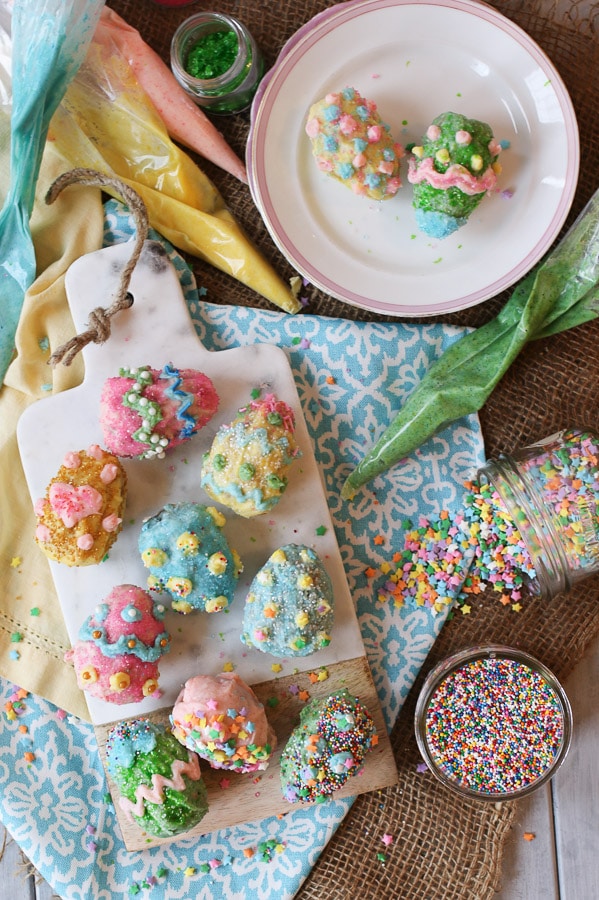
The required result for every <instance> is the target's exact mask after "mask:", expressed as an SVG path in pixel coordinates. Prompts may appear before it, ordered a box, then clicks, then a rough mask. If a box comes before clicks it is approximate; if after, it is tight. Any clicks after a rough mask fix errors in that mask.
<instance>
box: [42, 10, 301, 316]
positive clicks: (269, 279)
mask: <svg viewBox="0 0 599 900" xmlns="http://www.w3.org/2000/svg"><path fill="white" fill-rule="evenodd" d="M48 140H51V141H53V142H54V147H55V149H56V150H57V151H58V152H59V154H60V155H61V156H62V158H63V159H64V160H65V170H67V169H79V168H83V169H94V170H95V171H97V172H100V173H102V174H103V175H105V176H107V177H108V178H116V179H119V180H121V181H123V182H125V184H127V185H128V186H129V187H131V188H132V189H133V190H134V191H135V192H136V193H137V194H139V196H140V197H141V198H142V200H143V202H144V204H145V207H146V209H147V211H148V218H149V221H150V225H151V226H152V227H153V228H154V229H155V230H156V231H157V232H158V233H159V234H161V235H162V236H163V237H165V238H166V239H167V240H168V241H170V242H171V243H172V244H174V245H175V247H177V248H178V249H179V250H183V251H185V252H187V253H189V254H191V255H192V256H195V257H197V258H199V259H202V260H204V261H205V262H208V263H210V264H211V265H213V266H216V268H218V269H220V270H221V271H223V272H226V273H227V274H229V275H231V276H233V278H236V279H237V280H238V281H241V282H242V283H244V284H246V285H247V286H248V287H250V288H252V289H253V290H255V291H256V292H257V293H259V294H261V295H262V296H263V297H265V298H266V299H267V300H270V301H271V302H272V303H274V304H275V305H276V306H278V307H280V308H281V309H283V310H285V312H289V313H295V312H298V311H299V310H300V309H301V304H300V302H299V300H297V298H296V296H295V295H294V293H293V291H292V290H291V288H290V287H289V286H288V285H286V284H285V283H284V282H283V281H282V280H281V279H280V278H279V276H278V275H277V274H276V272H275V271H274V269H273V268H272V267H271V266H270V265H269V264H268V263H267V261H266V260H265V259H264V257H263V256H262V255H261V254H260V253H259V251H258V250H257V248H256V247H254V245H253V244H252V243H251V241H250V240H249V238H248V237H247V236H246V235H245V233H244V232H243V230H242V229H241V227H240V226H239V224H238V223H237V222H236V220H235V218H234V217H233V214H232V213H231V212H230V210H229V209H228V208H227V206H226V204H225V201H224V199H223V197H222V195H221V194H220V193H219V191H218V190H217V188H216V187H215V185H214V184H213V183H212V182H211V181H210V179H209V178H208V177H207V176H206V175H205V174H204V173H203V172H202V170H201V169H200V168H199V167H198V166H197V165H196V164H195V163H194V162H193V160H192V159H191V157H190V156H189V155H188V154H187V153H185V152H184V151H183V150H182V149H180V148H179V147H178V146H177V145H176V144H174V143H173V141H172V140H171V138H170V137H169V134H168V131H167V128H166V125H165V123H164V121H163V120H162V118H161V117H160V115H159V113H158V111H157V110H156V107H155V106H154V104H153V103H152V102H151V100H150V98H149V97H148V95H147V93H146V91H145V90H144V89H143V87H142V86H141V84H140V83H139V81H138V80H137V79H136V77H135V73H134V71H133V69H132V67H131V66H130V64H129V61H128V59H127V58H126V56H125V55H123V53H122V52H121V50H120V49H119V47H118V45H117V44H116V43H115V41H114V40H112V38H111V34H110V31H109V30H108V29H105V28H103V27H101V28H100V29H99V30H98V36H97V37H96V36H94V39H93V41H92V42H91V44H90V47H89V50H88V53H87V56H86V58H85V60H84V62H83V63H82V65H81V67H80V68H79V71H78V72H77V75H76V77H75V78H73V80H72V81H71V83H70V85H69V88H68V90H67V92H66V94H65V96H64V99H63V101H62V103H61V104H60V106H59V107H58V109H57V110H56V112H55V114H54V117H53V118H52V121H51V123H50V129H49V131H48ZM106 190H107V192H108V193H110V192H111V188H110V186H108V187H107V189H106Z"/></svg>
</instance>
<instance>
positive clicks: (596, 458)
mask: <svg viewBox="0 0 599 900" xmlns="http://www.w3.org/2000/svg"><path fill="white" fill-rule="evenodd" d="M477 480H478V482H479V485H481V486H482V488H483V491H484V489H485V486H486V489H487V490H486V495H485V496H486V502H487V503H488V504H489V505H490V506H493V507H494V514H493V516H494V519H496V520H497V521H499V519H501V520H502V522H503V524H504V525H505V523H506V522H509V525H510V528H509V529H507V530H506V534H507V531H510V534H509V539H508V540H509V542H510V544H511V546H512V550H513V551H516V550H517V549H518V545H519V548H520V556H518V558H519V559H522V560H524V562H523V566H524V567H525V568H526V574H527V579H529V580H530V588H531V589H532V591H533V592H534V593H537V594H540V595H541V596H542V597H545V598H549V597H552V596H554V595H556V594H558V593H562V592H564V591H568V590H570V588H572V587H573V586H574V585H575V584H576V583H577V582H579V581H580V580H581V579H582V578H586V577H587V576H589V575H592V574H594V573H596V572H599V438H598V437H597V436H596V435H595V434H593V433H591V432H588V431H584V430H580V429H575V428H567V429H564V430H563V431H560V432H559V433H557V434H553V435H551V436H550V437H548V438H545V439H544V440H542V441H539V442H538V443H535V444H531V445H530V446H529V447H525V448H524V449H522V450H517V451H516V452H514V453H512V454H499V456H498V457H497V459H494V460H489V461H488V462H487V463H486V464H485V465H484V466H483V467H482V468H481V469H480V470H479V471H478V474H477ZM512 526H515V529H514V528H513V527H512ZM510 529H511V530H510ZM506 544H507V541H506ZM515 556H516V554H515V553H514V557H515Z"/></svg>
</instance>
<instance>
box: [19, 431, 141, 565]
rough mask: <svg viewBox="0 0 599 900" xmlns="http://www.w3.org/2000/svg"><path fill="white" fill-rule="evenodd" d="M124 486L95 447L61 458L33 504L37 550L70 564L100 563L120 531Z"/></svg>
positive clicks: (120, 473)
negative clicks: (57, 469)
mask: <svg viewBox="0 0 599 900" xmlns="http://www.w3.org/2000/svg"><path fill="white" fill-rule="evenodd" d="M126 488H127V477H126V474H125V471H124V469H123V468H122V466H121V464H120V463H119V461H118V460H117V458H116V457H114V456H112V455H111V454H109V453H107V452H106V451H105V450H102V448H101V447H100V446H98V444H92V445H91V446H90V447H88V449H87V450H79V451H72V452H69V453H67V454H65V456H64V458H63V464H62V466H61V467H60V469H59V471H58V473H57V474H56V476H55V477H54V478H53V479H52V481H51V482H50V484H49V485H48V488H47V491H46V494H45V496H44V497H42V498H40V499H39V500H37V501H36V503H35V506H34V509H35V514H36V516H37V523H36V528H35V539H36V542H37V544H38V546H39V547H40V548H41V549H42V550H43V552H44V553H45V554H46V556H48V557H49V558H50V559H53V560H55V561H56V562H61V563H64V564H66V565H69V566H80V565H89V564H92V563H97V562H100V561H101V559H102V558H103V557H104V556H105V554H106V552H107V550H108V549H109V547H110V546H111V545H112V544H113V543H114V540H115V539H116V537H117V535H118V533H119V531H120V529H121V526H122V521H123V519H122V513H123V509H124V505H125V496H126Z"/></svg>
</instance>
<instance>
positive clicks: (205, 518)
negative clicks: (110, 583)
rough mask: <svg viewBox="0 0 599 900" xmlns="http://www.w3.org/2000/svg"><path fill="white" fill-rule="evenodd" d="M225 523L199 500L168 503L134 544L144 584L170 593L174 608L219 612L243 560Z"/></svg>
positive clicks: (229, 596)
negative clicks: (143, 569) (229, 538)
mask: <svg viewBox="0 0 599 900" xmlns="http://www.w3.org/2000/svg"><path fill="white" fill-rule="evenodd" d="M225 523H226V520H225V517H224V516H223V514H222V513H220V512H219V511H218V510H217V509H215V508H214V507H213V506H203V505H202V504H200V503H169V504H167V505H166V506H164V507H163V508H162V509H161V510H160V511H159V512H158V513H157V514H156V515H155V516H152V517H151V518H150V519H147V520H146V521H145V522H144V524H143V526H142V528H141V532H140V535H139V542H138V544H139V552H140V554H141V559H142V562H143V564H144V566H145V567H146V568H147V569H149V572H150V574H149V575H148V580H147V586H148V588H149V589H150V590H151V591H158V592H165V593H167V594H170V597H171V605H172V607H173V609H174V610H176V611H177V612H180V613H184V614H185V613H190V612H193V611H194V610H200V611H203V612H209V613H214V612H221V611H222V610H224V609H227V607H228V606H229V605H230V604H231V602H232V601H233V596H234V593H235V588H236V586H237V581H238V578H239V575H240V573H241V571H242V570H243V565H242V563H241V560H240V558H239V556H238V554H237V553H236V552H235V551H234V550H232V549H231V548H230V547H229V544H228V541H227V538H226V537H225V535H224V533H223V528H224V525H225Z"/></svg>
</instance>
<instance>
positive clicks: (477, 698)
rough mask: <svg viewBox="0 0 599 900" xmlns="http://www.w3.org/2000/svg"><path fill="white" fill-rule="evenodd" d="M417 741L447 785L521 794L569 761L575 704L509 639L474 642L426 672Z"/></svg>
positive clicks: (468, 792) (507, 796) (482, 793)
mask: <svg viewBox="0 0 599 900" xmlns="http://www.w3.org/2000/svg"><path fill="white" fill-rule="evenodd" d="M414 722H415V731H416V741H417V743H418V748H419V750H420V753H421V754H422V757H423V759H424V760H425V762H426V764H427V766H428V768H429V769H430V770H431V772H432V773H433V774H434V775H435V776H436V777H437V778H438V779H439V781H440V782H442V783H443V784H444V785H445V786H446V787H448V788H451V789H452V790H453V791H456V792H457V793H459V794H461V795H462V796H463V797H468V798H472V799H477V800H492V801H504V800H515V799H517V798H519V797H523V796H525V795H527V794H530V793H531V792H532V791H535V790H537V789H538V788H540V787H541V786H542V785H543V784H546V783H547V781H549V779H550V778H552V777H553V776H554V775H555V773H556V771H557V769H558V768H559V766H560V765H561V764H562V763H563V761H564V759H565V757H566V754H567V752H568V749H569V746H570V741H571V737H572V710H571V707H570V703H569V701H568V697H567V696H566V693H565V691H564V689H563V687H562V686H561V684H560V683H559V681H558V680H557V678H556V677H555V675H554V674H553V673H552V672H551V671H550V670H549V669H548V668H547V666H545V665H544V664H543V663H541V662H539V660H537V659H535V658H534V657H533V656H530V655H529V654H528V653H524V652H523V651H521V650H515V649H513V648H511V647H505V646H501V645H489V646H482V647H470V648H468V649H466V650H462V651H460V652H458V653H455V654H453V655H452V656H450V657H448V658H447V659H445V660H443V661H442V662H440V663H438V664H437V665H436V666H435V667H434V668H433V669H432V670H431V672H430V673H429V674H428V676H427V678H426V680H425V682H424V685H423V686H422V690H421V692H420V695H419V697H418V702H417V704H416V713H415V720H414Z"/></svg>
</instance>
